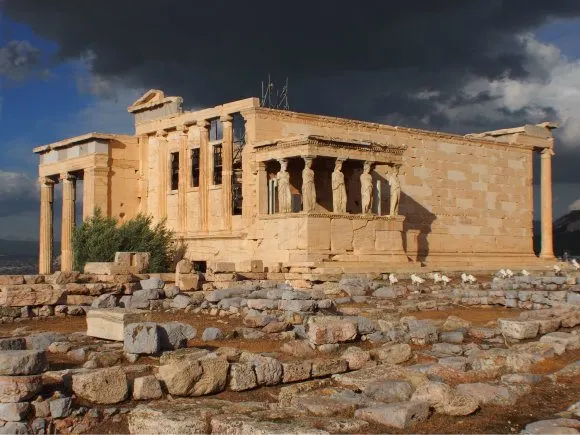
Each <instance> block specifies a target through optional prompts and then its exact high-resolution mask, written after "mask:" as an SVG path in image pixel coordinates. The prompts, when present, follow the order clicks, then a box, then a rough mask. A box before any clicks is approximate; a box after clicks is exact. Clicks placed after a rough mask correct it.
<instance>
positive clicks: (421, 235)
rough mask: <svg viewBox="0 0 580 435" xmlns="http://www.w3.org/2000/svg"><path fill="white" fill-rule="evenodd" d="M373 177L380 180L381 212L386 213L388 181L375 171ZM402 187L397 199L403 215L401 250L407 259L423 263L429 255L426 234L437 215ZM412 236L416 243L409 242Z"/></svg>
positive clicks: (400, 212)
mask: <svg viewBox="0 0 580 435" xmlns="http://www.w3.org/2000/svg"><path fill="white" fill-rule="evenodd" d="M373 178H374V179H375V180H380V181H381V184H382V188H383V189H384V191H383V194H382V195H381V214H382V215H387V214H389V210H390V196H391V195H390V187H389V182H388V180H387V179H386V178H385V177H383V176H382V175H381V174H379V173H377V172H376V171H374V173H373ZM403 189H404V186H402V189H401V197H400V199H399V214H400V215H401V216H404V217H405V221H404V222H403V234H402V237H403V250H404V251H405V253H406V254H407V258H408V259H409V261H417V262H420V263H421V264H423V263H425V261H426V259H427V257H428V256H429V239H428V235H429V233H431V225H432V224H433V222H434V221H435V219H437V217H436V216H435V215H434V214H433V213H431V212H430V211H429V210H427V209H426V208H425V207H423V206H422V205H421V204H419V203H418V202H417V201H415V200H414V199H413V198H411V197H410V196H409V195H407V194H406V193H405V192H404V191H403ZM413 238H416V243H415V242H413V243H409V241H410V240H413ZM413 245H414V246H413ZM415 246H416V249H417V250H416V252H415V249H414V247H415ZM413 257H415V258H413Z"/></svg>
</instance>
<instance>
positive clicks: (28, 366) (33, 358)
mask: <svg viewBox="0 0 580 435" xmlns="http://www.w3.org/2000/svg"><path fill="white" fill-rule="evenodd" d="M47 367H48V362H47V360H46V354H45V352H44V351H41V350H5V351H3V352H0V375H36V374H39V373H42V372H43V371H45V370H46V369H47Z"/></svg>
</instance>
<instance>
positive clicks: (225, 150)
mask: <svg viewBox="0 0 580 435" xmlns="http://www.w3.org/2000/svg"><path fill="white" fill-rule="evenodd" d="M220 121H221V122H222V131H223V138H222V192H223V195H222V198H223V202H224V203H223V211H224V228H225V230H226V231H231V229H232V213H233V197H232V181H233V172H232V164H233V160H234V127H233V124H232V117H231V116H230V115H225V116H222V117H221V118H220Z"/></svg>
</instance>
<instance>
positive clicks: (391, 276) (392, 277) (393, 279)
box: [389, 273, 399, 284]
mask: <svg viewBox="0 0 580 435" xmlns="http://www.w3.org/2000/svg"><path fill="white" fill-rule="evenodd" d="M389 282H390V283H391V284H396V283H398V282H399V280H398V279H397V277H396V276H395V274H394V273H389Z"/></svg>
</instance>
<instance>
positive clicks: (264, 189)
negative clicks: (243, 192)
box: [256, 162, 271, 215]
mask: <svg viewBox="0 0 580 435" xmlns="http://www.w3.org/2000/svg"><path fill="white" fill-rule="evenodd" d="M257 165H258V172H257V174H256V185H257V195H256V198H257V200H258V203H257V204H256V210H258V214H259V215H260V214H268V210H269V209H270V207H271V205H270V203H271V200H270V186H269V185H268V183H269V181H268V174H267V173H266V163H265V162H258V163H257Z"/></svg>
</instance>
